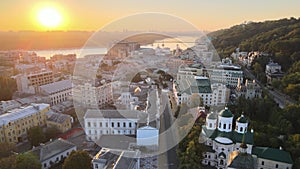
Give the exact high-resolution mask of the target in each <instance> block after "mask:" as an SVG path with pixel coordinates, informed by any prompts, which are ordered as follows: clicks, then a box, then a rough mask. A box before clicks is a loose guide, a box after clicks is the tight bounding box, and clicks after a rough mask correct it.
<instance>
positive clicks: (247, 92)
mask: <svg viewBox="0 0 300 169" xmlns="http://www.w3.org/2000/svg"><path fill="white" fill-rule="evenodd" d="M235 92H236V95H237V97H241V96H243V97H245V98H246V99H252V98H261V95H262V89H261V87H260V86H259V85H258V84H257V83H256V82H255V80H253V81H248V79H246V83H245V85H243V84H242V83H241V81H240V80H239V82H238V85H237V87H236V90H235Z"/></svg>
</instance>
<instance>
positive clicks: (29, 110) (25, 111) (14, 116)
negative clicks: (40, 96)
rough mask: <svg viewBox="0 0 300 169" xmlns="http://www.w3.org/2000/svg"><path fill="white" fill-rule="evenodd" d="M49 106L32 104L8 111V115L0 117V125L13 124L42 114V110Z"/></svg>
mask: <svg viewBox="0 0 300 169" xmlns="http://www.w3.org/2000/svg"><path fill="white" fill-rule="evenodd" d="M47 107H49V104H44V103H43V104H32V105H31V106H27V107H21V108H17V109H13V110H10V111H8V113H5V114H1V115H0V125H1V126H2V125H7V124H8V123H9V122H13V121H15V120H18V119H22V118H24V117H27V116H30V115H32V114H36V113H38V112H40V110H43V109H46V108H47Z"/></svg>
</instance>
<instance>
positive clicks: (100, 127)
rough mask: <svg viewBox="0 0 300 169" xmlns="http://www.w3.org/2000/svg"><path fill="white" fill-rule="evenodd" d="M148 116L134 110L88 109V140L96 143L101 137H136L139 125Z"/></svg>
mask: <svg viewBox="0 0 300 169" xmlns="http://www.w3.org/2000/svg"><path fill="white" fill-rule="evenodd" d="M146 119H147V114H146V113H144V112H141V111H136V110H135V111H134V110H132V111H131V110H119V111H118V110H99V109H88V110H87V112H86V113H85V115H84V130H85V133H86V137H87V140H92V141H96V140H98V139H99V138H100V136H101V135H135V134H136V129H137V124H138V122H140V121H141V120H143V121H144V122H145V121H146Z"/></svg>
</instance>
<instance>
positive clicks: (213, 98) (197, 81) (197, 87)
mask: <svg viewBox="0 0 300 169" xmlns="http://www.w3.org/2000/svg"><path fill="white" fill-rule="evenodd" d="M192 76H193V77H194V79H193V80H192V78H187V79H184V78H181V80H179V81H176V82H174V87H173V92H174V97H175V100H176V102H177V104H182V103H187V102H189V99H190V97H191V96H192V95H193V94H198V95H199V96H200V97H201V98H202V100H203V104H204V105H207V106H212V105H225V104H226V103H227V102H228V99H229V94H230V90H229V89H228V88H227V87H226V86H225V85H223V84H220V83H214V84H211V83H210V80H209V78H207V77H203V76H194V75H192Z"/></svg>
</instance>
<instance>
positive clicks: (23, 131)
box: [0, 104, 50, 143]
mask: <svg viewBox="0 0 300 169" xmlns="http://www.w3.org/2000/svg"><path fill="white" fill-rule="evenodd" d="M49 110H50V105H49V104H31V105H30V106H27V107H20V108H17V109H13V110H10V111H8V113H5V114H2V115H0V134H1V135H0V141H1V142H11V143H18V142H22V141H24V140H26V139H27V130H28V129H30V128H31V127H34V126H44V125H46V113H47V112H48V111H49Z"/></svg>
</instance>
